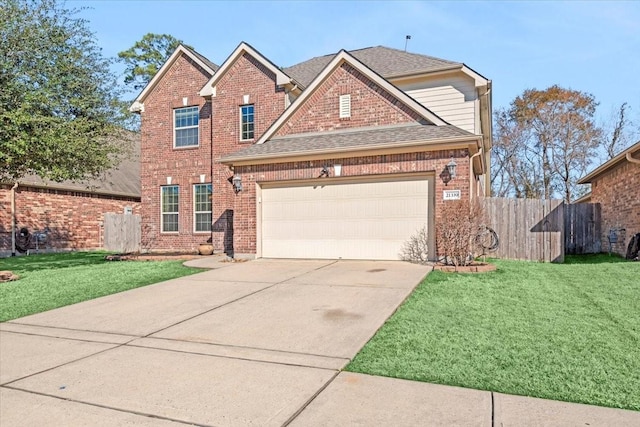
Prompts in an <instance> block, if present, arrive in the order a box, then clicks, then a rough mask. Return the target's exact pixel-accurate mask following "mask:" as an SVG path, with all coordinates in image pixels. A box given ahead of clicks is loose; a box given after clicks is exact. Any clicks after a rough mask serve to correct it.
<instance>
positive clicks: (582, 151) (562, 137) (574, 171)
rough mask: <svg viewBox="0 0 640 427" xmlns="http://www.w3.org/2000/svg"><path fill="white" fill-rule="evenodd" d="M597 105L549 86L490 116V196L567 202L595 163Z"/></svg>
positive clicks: (587, 97) (598, 143) (599, 139)
mask: <svg viewBox="0 0 640 427" xmlns="http://www.w3.org/2000/svg"><path fill="white" fill-rule="evenodd" d="M597 105H598V103H597V102H596V101H595V98H594V97H593V95H591V94H589V93H585V92H580V91H575V90H571V89H565V88H562V87H559V86H557V85H556V86H551V87H549V88H547V89H545V90H537V89H528V90H525V91H524V92H523V93H522V95H520V96H518V97H516V98H515V99H514V100H513V101H512V102H511V104H510V105H509V108H507V109H503V110H499V111H497V112H496V116H495V119H496V126H495V128H496V135H495V138H494V141H495V144H494V145H495V151H493V154H494V156H493V157H494V165H495V166H496V168H495V170H496V171H498V173H497V174H495V175H494V178H493V188H494V190H496V191H495V192H494V194H502V195H510V194H514V195H516V196H518V197H528V198H545V199H550V198H552V197H555V196H558V195H559V196H561V197H562V198H563V199H564V200H565V201H566V202H568V203H569V202H571V201H572V200H573V199H575V198H576V196H577V195H578V194H579V192H580V189H579V188H578V187H577V180H578V179H579V178H580V177H581V176H582V175H584V174H585V173H586V171H587V168H588V167H589V166H590V165H591V163H593V161H594V160H596V159H597V154H598V150H599V148H600V147H601V144H602V129H600V128H599V127H598V126H596V124H595V122H594V114H595V110H596V107H597Z"/></svg>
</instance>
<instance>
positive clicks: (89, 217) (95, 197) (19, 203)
mask: <svg viewBox="0 0 640 427" xmlns="http://www.w3.org/2000/svg"><path fill="white" fill-rule="evenodd" d="M128 138H130V139H131V144H132V147H133V150H132V151H133V152H132V155H131V156H130V157H129V158H128V159H126V160H124V161H123V162H122V163H121V164H120V165H119V166H118V167H117V168H114V169H112V170H109V171H107V172H106V173H105V174H104V177H103V178H101V179H94V180H89V181H87V182H82V183H79V182H69V181H65V182H52V181H45V180H42V179H41V178H39V177H37V176H27V177H24V178H22V179H20V180H19V181H18V185H17V187H16V188H15V190H14V191H15V218H16V227H17V229H18V230H20V229H21V228H23V227H24V228H27V229H28V230H29V232H30V233H33V232H35V231H44V230H45V229H47V230H48V235H47V241H46V243H45V245H44V248H45V249H46V250H71V249H74V250H75V249H98V248H102V246H103V239H104V235H103V220H104V214H105V213H107V212H115V213H122V212H124V210H125V209H129V208H130V210H131V211H132V212H133V213H139V212H140V161H139V155H140V154H139V153H140V135H139V134H137V133H133V132H131V133H128ZM13 186H14V184H9V183H0V201H1V204H0V255H10V254H11V252H12V248H11V224H12V221H11V214H12V213H11V205H12V203H11V193H12V192H11V189H12V187H13ZM32 240H33V242H32V246H33V247H35V240H34V239H32Z"/></svg>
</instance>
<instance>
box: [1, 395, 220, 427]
mask: <svg viewBox="0 0 640 427" xmlns="http://www.w3.org/2000/svg"><path fill="white" fill-rule="evenodd" d="M1 387H4V388H6V389H8V390H15V391H21V392H23V393H28V394H35V395H38V396H45V397H50V398H53V399H57V400H61V401H64V402H73V403H78V404H80V405H87V406H93V407H96V408H102V409H109V410H112V411H118V412H122V413H125V414H132V415H138V416H141V417H147V418H152V419H157V420H164V421H171V422H175V423H180V424H186V425H190V426H199V427H213V426H208V425H206V424H196V423H194V422H192V421H184V420H180V419H177V418H169V417H163V416H162V415H155V414H148V413H145V412H137V411H132V410H128V409H121V408H116V407H114V406H108V405H100V404H98V403H92V402H85V401H83V400H77V399H71V398H67V397H60V396H56V395H55V394H48V393H43V392H40V391H34V390H27V389H23V388H19V387H11V386H1Z"/></svg>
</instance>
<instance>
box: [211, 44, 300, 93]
mask: <svg viewBox="0 0 640 427" xmlns="http://www.w3.org/2000/svg"><path fill="white" fill-rule="evenodd" d="M243 53H248V54H249V55H251V56H253V57H254V58H256V59H257V60H258V61H260V62H261V63H262V64H263V65H264V66H265V67H266V68H267V69H269V70H270V71H271V72H273V73H274V74H275V76H276V85H278V86H286V85H289V84H291V85H294V83H293V79H292V78H291V77H289V76H288V75H287V74H286V73H285V72H283V71H282V70H281V69H280V68H278V67H277V66H276V65H275V64H274V63H273V62H271V61H270V60H269V59H267V57H265V56H264V55H262V54H261V53H260V52H258V51H257V50H256V49H254V48H253V47H252V46H251V45H249V44H248V43H245V42H241V43H240V44H239V45H238V47H236V48H235V50H234V51H233V52H232V53H231V55H229V57H228V58H227V59H225V61H224V62H223V63H222V65H221V66H220V68H218V71H217V72H216V73H215V74H214V75H212V77H211V78H210V79H209V81H208V82H207V83H206V84H205V85H204V86H203V87H202V89H200V92H199V94H200V96H202V97H205V98H206V97H210V96H214V95H215V91H214V88H215V86H216V84H217V83H218V81H219V80H220V78H222V76H223V75H225V74H226V72H227V71H228V70H229V68H230V67H231V65H232V64H233V63H234V62H235V61H236V60H237V59H238V58H239V57H240V55H242V54H243Z"/></svg>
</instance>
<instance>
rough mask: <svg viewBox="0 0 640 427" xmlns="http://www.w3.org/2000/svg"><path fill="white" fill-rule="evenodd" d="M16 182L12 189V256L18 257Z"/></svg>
mask: <svg viewBox="0 0 640 427" xmlns="http://www.w3.org/2000/svg"><path fill="white" fill-rule="evenodd" d="M17 188H18V183H17V182H16V183H15V184H14V185H13V187H11V256H16V189H17Z"/></svg>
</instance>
